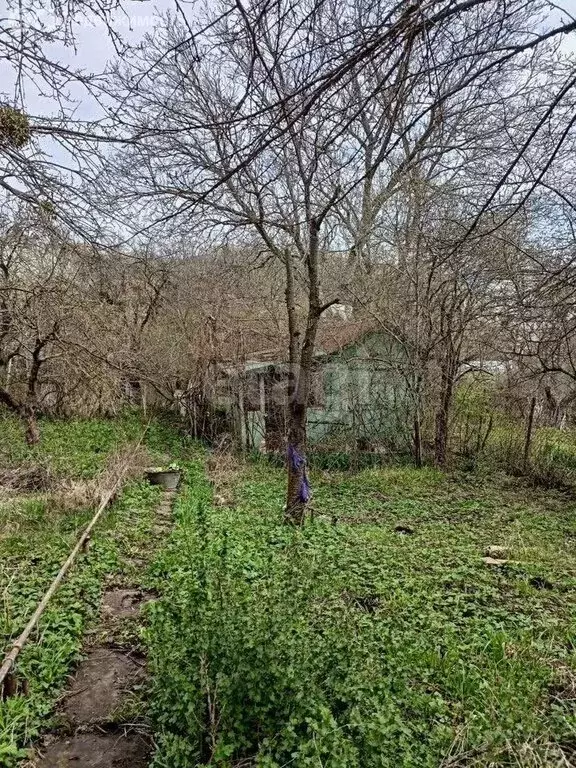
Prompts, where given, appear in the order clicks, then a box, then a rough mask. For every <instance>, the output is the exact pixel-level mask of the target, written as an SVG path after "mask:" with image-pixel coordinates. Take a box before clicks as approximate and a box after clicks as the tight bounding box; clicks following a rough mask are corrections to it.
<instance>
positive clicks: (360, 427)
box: [219, 323, 410, 451]
mask: <svg viewBox="0 0 576 768" xmlns="http://www.w3.org/2000/svg"><path fill="white" fill-rule="evenodd" d="M319 341H320V348H319V350H318V352H317V354H316V356H315V372H314V380H313V386H312V391H311V395H310V400H309V403H308V424H307V427H308V429H307V433H308V441H309V443H310V444H311V445H317V446H325V447H330V448H334V449H350V448H352V447H358V446H360V447H362V448H363V449H366V448H367V447H371V446H373V447H380V448H384V449H385V448H390V449H395V448H397V447H398V445H399V444H400V443H403V442H404V441H405V439H406V437H407V435H408V434H409V430H410V425H409V424H408V409H407V402H406V398H407V394H406V384H405V382H404V379H403V377H402V375H401V368H402V367H401V365H400V364H401V361H402V357H403V354H404V352H403V349H402V347H401V346H400V345H399V344H398V343H397V342H396V341H395V340H394V339H393V337H392V336H390V335H389V334H386V333H384V332H382V331H375V330H371V329H366V328H363V327H361V326H359V324H354V323H345V324H343V325H342V326H340V327H339V328H334V327H331V328H330V333H327V332H324V333H323V334H322V337H321V339H320V340H319ZM288 377H289V367H288V365H287V364H286V363H285V362H283V361H280V360H248V361H246V362H243V363H240V364H237V365H235V366H233V367H231V368H229V369H228V370H226V372H225V376H224V379H223V381H222V382H221V384H220V392H221V393H222V396H221V399H220V403H219V404H220V405H221V406H225V407H227V408H230V409H232V410H233V412H234V419H233V423H234V424H235V432H236V437H237V439H238V442H239V443H240V444H241V445H242V446H243V447H244V448H247V449H257V450H266V451H278V450H283V449H284V446H285V439H286V414H287V404H288V399H287V398H288Z"/></svg>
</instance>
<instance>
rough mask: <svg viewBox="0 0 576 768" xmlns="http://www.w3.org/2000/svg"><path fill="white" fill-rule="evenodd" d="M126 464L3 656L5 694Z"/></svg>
mask: <svg viewBox="0 0 576 768" xmlns="http://www.w3.org/2000/svg"><path fill="white" fill-rule="evenodd" d="M147 429H148V427H146V429H145V430H144V432H143V434H142V437H141V438H140V440H139V441H138V444H137V446H136V448H135V449H134V453H135V452H136V450H137V449H138V448H139V447H140V444H141V442H142V440H143V439H144V435H145V434H146V430H147ZM128 466H129V461H127V462H126V463H125V464H124V466H123V467H122V471H121V472H120V474H119V475H118V477H117V479H116V481H115V482H114V484H113V486H112V488H110V489H109V490H108V491H106V492H105V493H104V495H103V496H102V499H101V501H100V505H99V507H98V509H97V510H96V513H95V514H94V517H93V518H92V520H91V521H90V522H89V523H88V526H87V527H86V529H85V530H84V533H83V534H82V536H80V538H79V539H78V542H77V543H76V546H75V547H74V549H73V550H72V552H70V554H69V555H68V557H67V559H66V562H65V563H64V565H63V566H62V567H61V568H60V570H59V571H58V574H57V576H56V578H55V579H54V581H53V582H52V584H50V586H49V587H48V591H47V592H46V593H45V595H44V597H43V598H42V600H40V602H39V603H38V607H37V608H36V610H35V611H34V613H33V614H32V616H31V617H30V620H29V622H28V624H27V625H26V627H25V628H24V630H23V632H22V634H21V635H20V637H19V638H18V639H17V640H16V642H15V643H14V644H13V646H12V648H11V649H10V652H9V653H8V655H7V656H6V657H5V659H4V661H3V663H2V666H1V667H0V690H3V692H4V695H5V696H9V695H12V694H13V691H14V689H15V685H14V684H12V683H11V679H13V677H14V676H13V674H12V670H13V668H14V663H15V661H16V659H17V658H18V654H19V653H20V651H21V650H22V648H23V647H24V646H25V645H26V642H27V641H28V639H29V637H30V635H31V634H32V630H33V629H34V627H35V626H36V624H37V623H38V620H39V619H40V617H41V616H42V614H43V613H44V611H45V609H46V606H47V605H48V603H49V601H50V598H51V597H53V595H54V593H55V592H56V590H57V589H58V587H59V586H60V584H61V582H62V580H63V579H64V577H65V576H66V574H67V573H68V571H69V570H70V567H71V566H72V564H73V563H74V561H75V560H76V557H77V555H78V553H79V552H80V551H81V550H82V549H83V548H84V545H85V544H86V542H87V541H89V539H90V533H91V532H92V529H93V528H94V526H95V525H96V523H97V522H98V520H99V519H100V517H101V516H102V513H103V512H104V510H105V509H106V507H107V505H108V503H109V502H110V499H111V498H112V497H113V496H114V494H115V492H116V490H117V488H118V486H119V485H120V483H121V481H122V479H123V478H124V475H125V474H126V471H127V469H128ZM6 679H8V684H7V685H6V684H5V680H6Z"/></svg>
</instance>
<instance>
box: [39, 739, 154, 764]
mask: <svg viewBox="0 0 576 768" xmlns="http://www.w3.org/2000/svg"><path fill="white" fill-rule="evenodd" d="M149 757H150V745H149V743H148V741H147V740H146V739H145V738H144V737H142V736H140V735H139V734H137V733H105V734H100V733H79V734H77V735H76V736H73V737H72V738H68V739H62V740H58V741H55V742H53V743H52V744H50V745H49V746H48V747H46V749H45V750H43V755H42V757H41V758H40V759H38V760H37V761H36V766H37V768H69V767H70V768H146V766H147V765H148V761H149Z"/></svg>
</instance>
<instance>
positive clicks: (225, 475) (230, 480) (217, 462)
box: [206, 448, 242, 506]
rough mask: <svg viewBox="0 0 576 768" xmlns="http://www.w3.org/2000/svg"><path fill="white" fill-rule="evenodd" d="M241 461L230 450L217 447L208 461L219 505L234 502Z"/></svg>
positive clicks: (207, 465) (216, 501)
mask: <svg viewBox="0 0 576 768" xmlns="http://www.w3.org/2000/svg"><path fill="white" fill-rule="evenodd" d="M241 466H242V465H241V462H240V461H239V459H238V458H237V457H236V456H235V455H234V454H233V453H231V452H230V451H229V450H226V449H225V448H223V449H216V450H214V451H213V452H212V453H211V454H210V456H209V457H208V461H207V463H206V468H207V473H208V477H209V479H210V482H211V483H212V487H213V488H214V501H215V503H216V504H217V505H218V506H229V505H231V504H232V503H233V499H234V493H233V488H234V485H235V484H236V481H237V478H238V474H239V473H240V469H241Z"/></svg>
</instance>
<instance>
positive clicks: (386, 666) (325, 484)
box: [148, 461, 576, 768]
mask: <svg viewBox="0 0 576 768" xmlns="http://www.w3.org/2000/svg"><path fill="white" fill-rule="evenodd" d="M211 494H212V489H211V486H210V485H209V484H208V483H207V481H206V479H205V477H204V474H203V468H202V462H201V461H198V462H196V463H194V464H192V465H190V466H189V469H188V478H187V484H186V486H185V489H184V491H183V492H182V494H181V496H180V499H179V501H178V503H177V519H178V524H177V527H176V529H175V531H174V533H173V535H172V537H171V539H170V542H169V544H168V546H167V548H166V549H165V551H164V552H163V553H162V555H161V556H160V557H159V559H158V560H157V562H156V564H155V569H154V578H155V582H156V585H157V588H158V589H159V590H160V591H161V592H162V595H163V597H162V599H161V600H160V601H158V602H156V603H155V604H154V605H153V606H151V611H150V613H151V617H150V618H151V621H150V624H149V630H148V644H149V654H150V661H151V666H152V670H153V672H154V678H153V690H152V716H153V721H154V723H155V726H156V729H157V739H158V750H157V754H156V758H155V763H154V766H155V768H190V767H192V766H199V765H212V766H219V767H220V768H225V767H228V766H230V767H232V766H234V767H235V768H240V766H260V767H262V768H264V767H265V768H273V767H274V768H279V767H280V766H293V767H294V768H303V767H304V766H318V768H320V766H323V767H324V768H376V767H378V768H380V767H382V768H383V767H384V766H386V767H388V766H390V768H401V767H405V768H408V767H410V768H412V766H413V767H414V768H426V766H429V768H438V766H446V767H447V766H486V767H487V766H550V767H551V766H562V765H573V764H575V760H576V751H575V750H576V677H575V672H574V670H575V669H576V666H575V665H576V646H575V639H576V612H575V608H576V551H575V548H574V542H575V541H576V504H575V502H574V501H573V500H572V499H570V498H569V497H567V496H564V495H562V494H560V493H557V492H553V491H542V490H540V491H536V490H534V488H531V487H529V486H527V485H525V484H523V482H522V481H519V480H515V479H512V478H507V477H505V476H493V477H491V478H490V479H489V480H488V479H482V478H480V477H478V476H476V475H473V474H462V475H444V474H442V473H440V472H436V471H434V470H429V469H428V470H426V469H425V470H415V469H410V468H394V469H388V470H386V469H369V470H365V471H363V472H360V473H357V474H329V473H325V474H323V475H319V476H318V477H317V478H316V479H315V497H314V504H313V506H314V510H315V516H314V519H313V520H311V521H309V522H308V523H307V525H306V526H305V527H304V529H303V530H292V529H289V528H286V527H284V526H282V525H281V523H280V521H281V506H282V499H283V477H282V472H281V471H280V470H275V469H272V468H270V467H269V466H261V465H260V466H259V465H251V466H248V467H246V468H245V469H243V470H242V471H241V472H240V473H239V474H238V476H237V477H236V479H235V481H234V488H233V497H234V498H233V503H232V504H231V505H227V506H214V505H213V504H212V503H211ZM489 545H499V546H502V547H506V548H507V553H508V554H507V558H508V560H509V562H508V563H507V564H505V565H501V566H489V565H486V564H485V563H484V562H483V561H482V556H483V554H484V550H485V548H486V547H487V546H489Z"/></svg>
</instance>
